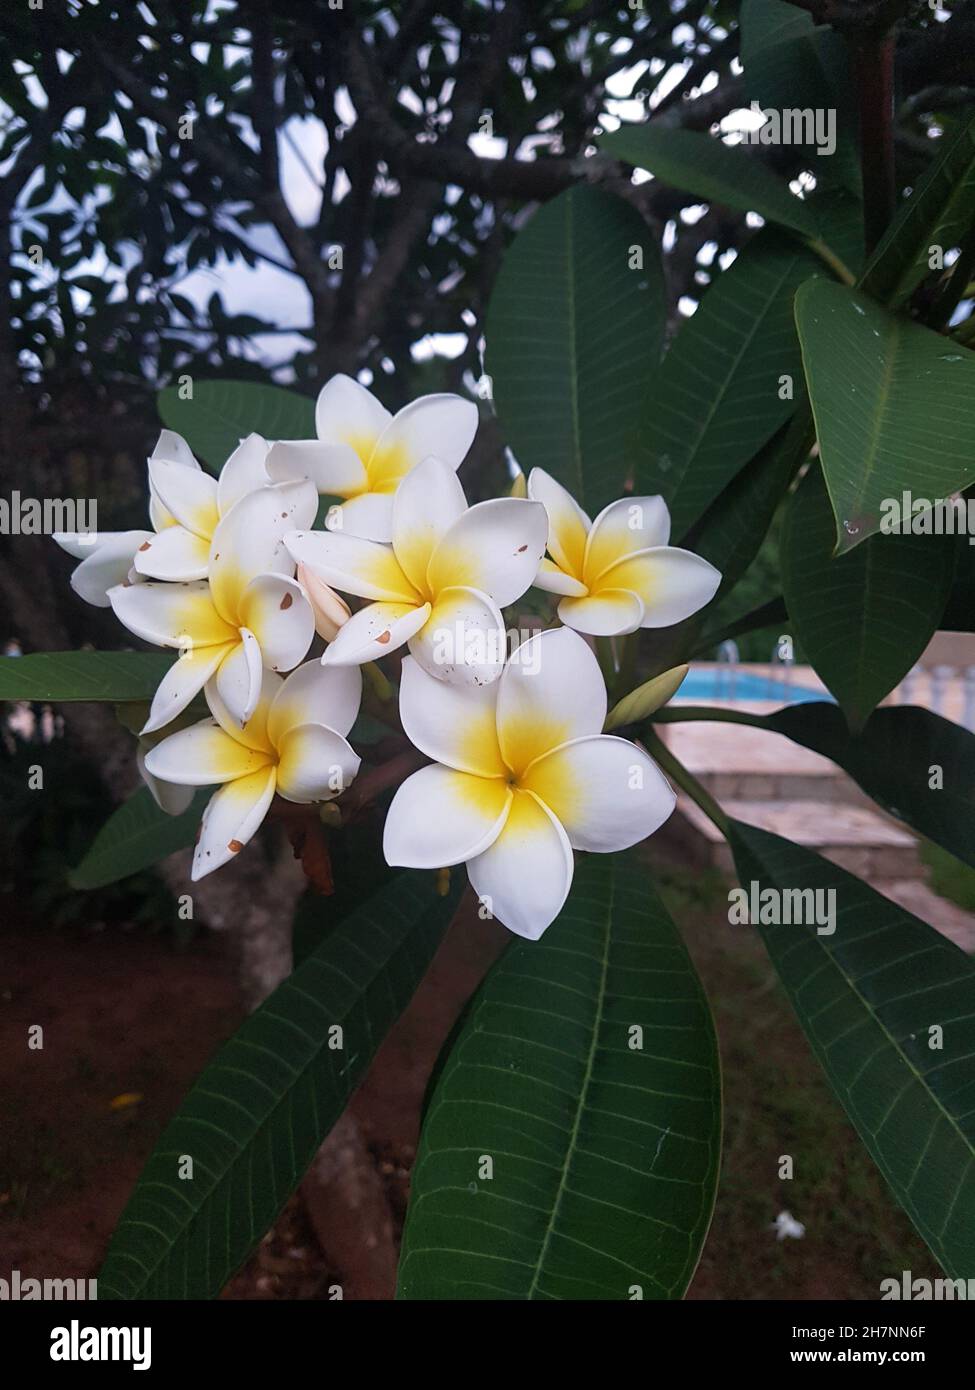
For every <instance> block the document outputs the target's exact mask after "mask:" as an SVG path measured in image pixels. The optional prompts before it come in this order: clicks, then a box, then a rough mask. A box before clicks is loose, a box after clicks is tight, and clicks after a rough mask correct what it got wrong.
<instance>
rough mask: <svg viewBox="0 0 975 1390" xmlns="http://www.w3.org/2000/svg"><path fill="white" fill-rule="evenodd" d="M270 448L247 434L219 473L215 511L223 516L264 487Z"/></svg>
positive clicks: (266, 482) (264, 441)
mask: <svg viewBox="0 0 975 1390" xmlns="http://www.w3.org/2000/svg"><path fill="white" fill-rule="evenodd" d="M270 447H271V446H270V445H269V444H268V442H267V440H266V439H264V438H263V437H262V436H261V435H259V434H249V435H248V436H247V438H246V439H242V440H241V442H240V443H239V444H238V445H237V448H236V449H235V450H234V451H233V453H232V454H231V455H230V457H229V458H228V460H227V462H226V463H225V464H224V466H223V468H222V469H221V470H220V477H219V478H218V479H217V507H218V508H219V511H220V515H221V516H226V515H227V513H228V512H229V511H230V508H231V507H232V506H233V505H234V503H235V502H239V501H240V499H241V498H242V497H246V496H247V494H248V493H249V492H255V491H256V490H257V488H259V487H266V486H267V484H268V483H269V482H270V481H271V479H270V477H269V475H268V471H267V453H268V449H269V448H270Z"/></svg>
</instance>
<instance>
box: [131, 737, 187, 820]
mask: <svg viewBox="0 0 975 1390" xmlns="http://www.w3.org/2000/svg"><path fill="white" fill-rule="evenodd" d="M149 746H150V745H149V744H147V743H145V742H144V740H141V739H140V741H139V746H138V748H137V749H136V753H135V761H136V766H137V767H138V769H139V776H140V777H141V778H142V780H143V782H145V784H146V786H147V787H148V788H149V791H150V793H151V795H152V799H153V801H154V802H155V803H156V805H157V806H158V807H159V809H160V811H163V812H165V814H166V815H167V816H181V815H182V814H183V812H184V811H185V810H187V809H188V807H189V804H190V802H191V801H192V800H193V788H192V787H180V786H177V785H176V783H175V782H161V781H160V780H159V778H158V777H153V775H152V773H151V772H149V771H148V769H147V768H146V753H147V752H148V751H149Z"/></svg>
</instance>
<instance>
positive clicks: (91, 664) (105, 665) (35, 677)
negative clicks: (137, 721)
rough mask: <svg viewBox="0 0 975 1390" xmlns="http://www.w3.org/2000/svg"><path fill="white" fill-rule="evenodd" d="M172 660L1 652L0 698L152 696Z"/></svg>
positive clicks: (148, 655)
mask: <svg viewBox="0 0 975 1390" xmlns="http://www.w3.org/2000/svg"><path fill="white" fill-rule="evenodd" d="M174 660H175V657H173V656H169V655H166V654H163V653H162V652H159V653H156V652H36V653H33V654H32V655H30V656H3V657H0V700H55V701H58V702H61V701H68V700H113V701H123V700H151V699H152V697H153V695H154V694H155V692H156V687H157V686H158V684H159V682H160V681H161V680H162V678H163V676H164V675H165V674H166V672H167V671H168V670H169V668H170V666H171V665H172V664H173V661H174Z"/></svg>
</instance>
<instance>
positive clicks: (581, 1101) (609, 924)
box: [525, 865, 616, 1300]
mask: <svg viewBox="0 0 975 1390" xmlns="http://www.w3.org/2000/svg"><path fill="white" fill-rule="evenodd" d="M615 898H616V875H615V874H614V873H613V866H612V865H610V867H609V891H608V893H607V895H606V903H605V907H606V915H605V922H606V929H605V932H604V935H603V956H602V968H601V970H600V976H599V989H598V991H597V995H596V1001H595V1008H594V1010H593V1025H592V1038H591V1039H590V1042H589V1051H588V1053H587V1055H586V1065H585V1071H584V1073H583V1080H582V1085H581V1086H580V1087H579V1098H578V1101H577V1102H576V1112H575V1116H574V1117H573V1121H572V1129H571V1130H570V1132H569V1142H568V1143H567V1144H566V1147H565V1158H564V1160H563V1163H562V1171H561V1173H560V1174H559V1185H558V1190H557V1192H556V1196H555V1201H554V1202H553V1204H552V1213H551V1215H550V1217H549V1219H548V1224H547V1226H546V1230H545V1236H544V1238H543V1240H542V1245H541V1249H540V1250H539V1252H538V1260H537V1262H536V1264H535V1272H534V1273H533V1275H532V1281H531V1284H530V1285H529V1288H528V1292H527V1293H526V1294H525V1298H526V1300H527V1299H530V1298H533V1297H534V1294H535V1291H536V1289H537V1288H538V1279H539V1275H540V1274H541V1272H542V1268H543V1266H544V1264H545V1257H546V1255H547V1254H548V1248H549V1245H550V1244H551V1241H552V1237H553V1235H554V1234H555V1227H556V1224H557V1222H558V1218H559V1210H560V1208H561V1205H562V1198H563V1197H564V1196H565V1191H566V1184H567V1181H568V1176H569V1169H570V1167H571V1166H572V1160H573V1158H574V1157H575V1148H576V1143H577V1140H578V1137H579V1128H580V1125H581V1123H582V1116H583V1113H584V1112H585V1109H586V1100H587V1097H588V1095H589V1087H590V1085H591V1084H592V1077H593V1071H594V1068H595V1061H596V1053H597V1051H598V1049H599V1030H600V1024H601V1022H602V1016H603V1003H604V1001H605V998H606V980H607V976H608V974H609V946H610V939H611V937H612V932H613V905H614V901H615Z"/></svg>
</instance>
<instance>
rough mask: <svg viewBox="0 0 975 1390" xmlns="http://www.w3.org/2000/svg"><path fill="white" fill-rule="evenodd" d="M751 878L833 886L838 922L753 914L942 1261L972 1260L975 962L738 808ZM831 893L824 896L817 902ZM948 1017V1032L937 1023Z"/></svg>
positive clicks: (849, 1101) (820, 1046)
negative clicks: (771, 919)
mask: <svg viewBox="0 0 975 1390" xmlns="http://www.w3.org/2000/svg"><path fill="white" fill-rule="evenodd" d="M731 845H732V849H733V851H734V855H735V863H736V866H737V869H738V877H739V879H740V881H741V883H742V884H743V885H744V886H745V887H746V888H747V887H748V885H749V884H751V883H752V882H755V883H757V884H759V885H760V888H761V889H763V890H764V889H766V888H774V889H777V890H778V891H779V892H780V893H781V892H783V891H789V890H793V891H798V892H801V893H805V894H806V895H807V901H808V895H809V894H810V893H811V894H813V895H815V894H816V893H817V892H820V891H823V892H825V893H829V892H831V891H832V892H833V893H834V894H835V898H834V903H835V909H836V914H835V932H834V933H833V934H832V935H830V934H826V933H824V934H822V935H820V934H819V933H818V931H817V928H816V927H815V926H814V925H813V926H800V925H778V926H776V925H765V926H763V925H761V924H759V925H758V930H759V932H760V933H761V935H762V938H763V940H764V942H765V945H766V947H767V949H768V952H769V955H770V956H771V958H772V961H773V964H774V965H775V968H776V970H777V971H778V973H779V976H780V977H781V979H782V983H783V984H784V985H785V987H786V990H787V992H788V994H789V998H790V999H791V1001H792V1005H793V1008H794V1009H795V1011H796V1014H797V1016H798V1018H799V1022H800V1023H801V1025H802V1027H803V1030H804V1032H805V1034H806V1037H807V1038H808V1039H809V1042H810V1045H811V1046H812V1049H813V1051H814V1052H815V1054H816V1056H817V1058H818V1059H819V1061H820V1063H821V1064H822V1067H823V1069H824V1071H825V1072H826V1076H827V1078H828V1080H829V1083H830V1085H831V1086H832V1088H833V1090H834V1091H835V1092H836V1095H837V1096H838V1097H839V1099H840V1101H841V1102H842V1103H843V1105H844V1107H845V1109H846V1111H847V1114H848V1115H849V1117H850V1119H851V1120H852V1122H853V1124H854V1125H855V1126H856V1129H857V1131H858V1133H859V1135H860V1138H861V1139H862V1140H863V1142H864V1144H865V1145H866V1147H867V1149H868V1150H869V1152H870V1155H871V1157H872V1158H873V1159H874V1162H875V1163H876V1164H877V1166H878V1167H879V1168H880V1171H881V1172H882V1173H883V1175H884V1177H885V1178H886V1180H887V1182H888V1183H889V1184H890V1187H891V1190H892V1191H893V1193H894V1196H895V1197H896V1199H897V1201H898V1202H900V1204H901V1205H902V1206H903V1208H904V1210H905V1211H906V1212H907V1214H908V1216H910V1218H911V1220H912V1221H913V1222H914V1224H915V1226H916V1227H917V1229H918V1231H919V1232H920V1234H921V1235H922V1237H923V1238H924V1240H925V1241H927V1243H928V1245H929V1246H930V1247H931V1250H932V1251H933V1252H934V1254H935V1256H936V1257H937V1258H938V1260H940V1262H941V1264H942V1265H943V1266H944V1268H945V1269H946V1270H947V1272H948V1273H949V1274H950V1275H951V1276H952V1277H956V1278H967V1277H969V1276H970V1275H971V1273H972V1270H973V1269H975V965H973V963H972V961H971V960H970V959H969V958H968V957H967V956H966V955H964V953H963V952H962V951H960V950H959V949H958V947H957V946H955V945H953V944H952V943H951V942H950V941H948V940H946V939H945V937H943V936H941V935H940V934H939V933H938V932H936V931H934V929H933V928H931V927H929V926H928V925H927V923H926V922H921V921H919V920H918V918H916V917H913V916H911V914H910V913H908V912H905V911H904V910H903V909H902V908H900V907H898V906H897V905H896V904H895V903H893V902H891V901H890V900H889V899H888V898H885V897H882V896H881V895H880V894H879V893H876V892H874V890H873V889H872V888H870V887H868V886H867V884H865V883H862V882H861V881H860V880H859V879H857V878H854V877H853V875H852V874H848V873H846V872H845V871H844V870H843V869H840V868H837V867H836V865H834V864H831V863H829V861H828V860H825V859H821V858H820V857H819V855H817V854H813V853H812V852H811V851H809V850H805V849H801V848H800V847H799V846H798V845H794V844H791V843H790V842H789V841H788V840H782V839H780V838H779V836H777V835H771V834H769V833H768V832H766V831H763V830H757V829H755V828H754V827H752V826H748V825H742V824H741V823H740V822H732V827H731ZM827 901H828V900H827V899H820V902H821V903H825V902H827ZM935 1027H940V1028H942V1029H943V1030H944V1031H943V1037H942V1040H941V1041H942V1046H941V1047H940V1048H938V1047H935V1046H932V1038H933V1036H935V1035H932V1032H931V1030H932V1029H933V1028H935Z"/></svg>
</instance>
